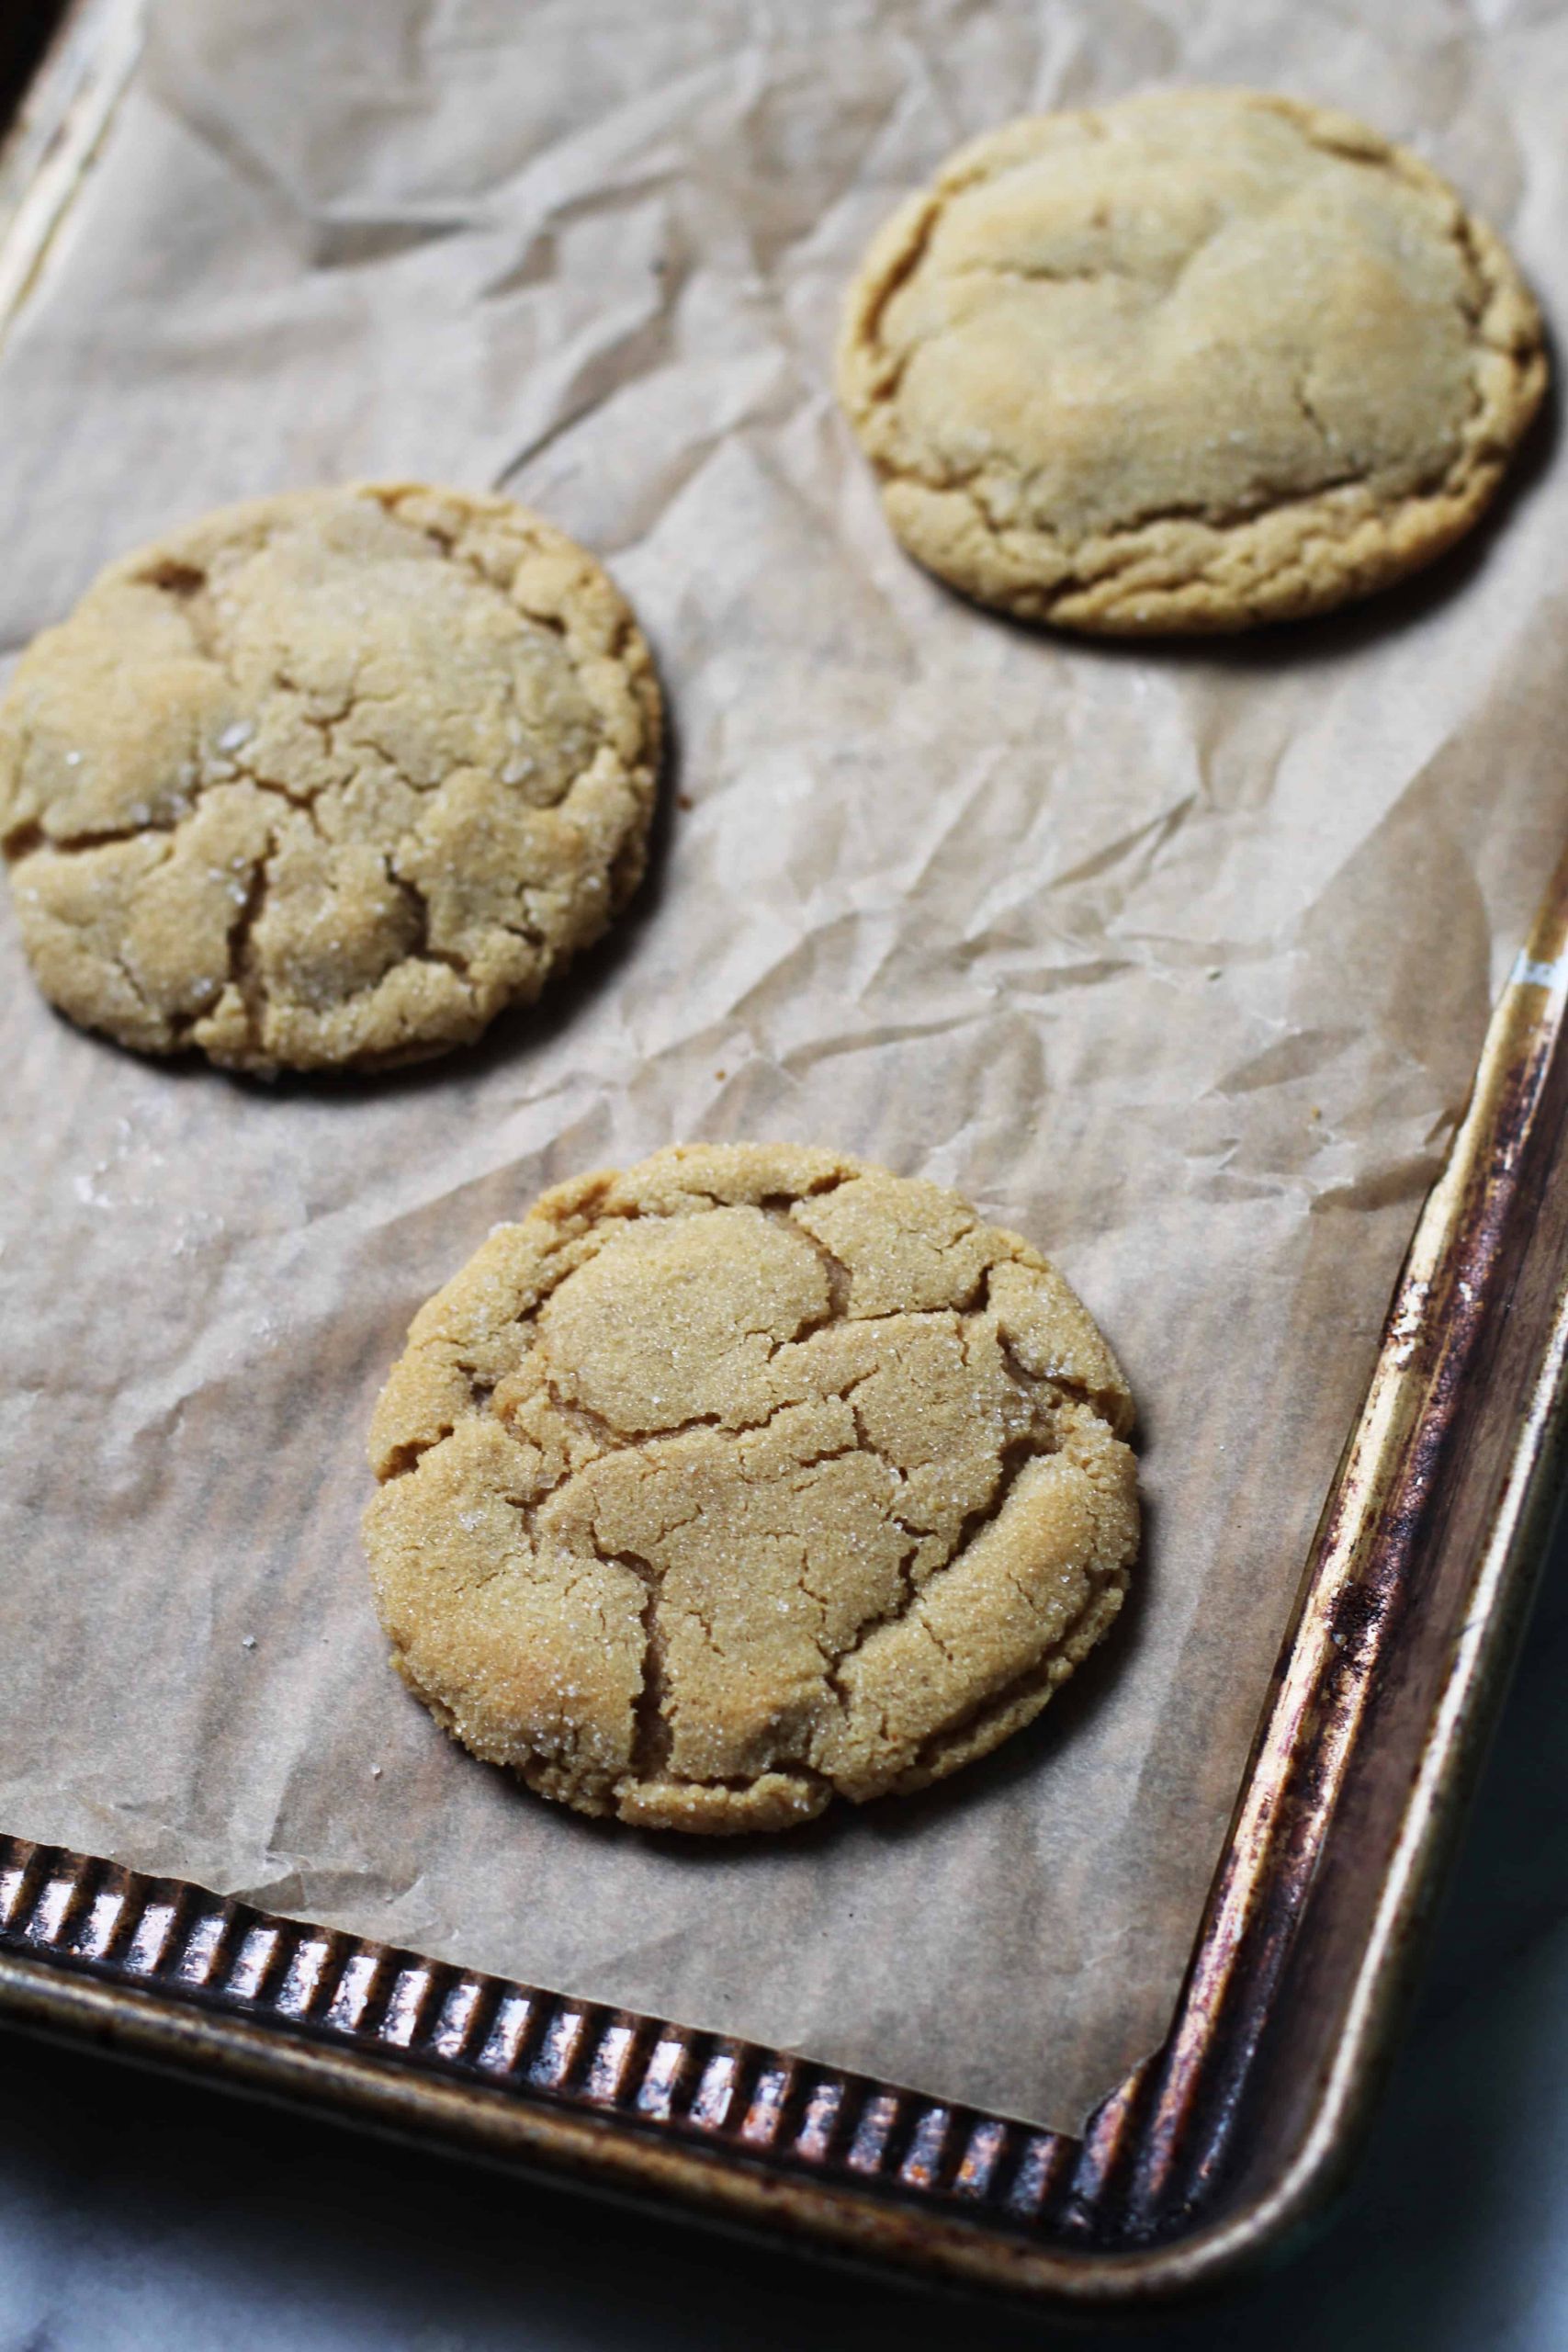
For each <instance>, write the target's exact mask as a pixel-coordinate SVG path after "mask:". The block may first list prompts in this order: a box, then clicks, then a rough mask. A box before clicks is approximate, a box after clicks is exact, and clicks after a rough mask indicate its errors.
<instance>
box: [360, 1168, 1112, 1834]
mask: <svg viewBox="0 0 1568 2352" xmlns="http://www.w3.org/2000/svg"><path fill="white" fill-rule="evenodd" d="M1131 1420H1132V1404H1131V1400H1130V1398H1129V1397H1128V1394H1127V1387H1126V1383H1125V1382H1124V1381H1123V1379H1122V1374H1121V1372H1120V1370H1119V1369H1118V1367H1117V1364H1116V1362H1115V1359H1114V1358H1113V1356H1112V1355H1111V1351H1110V1349H1109V1348H1108V1347H1107V1346H1106V1344H1105V1341H1104V1340H1102V1339H1101V1337H1100V1333H1099V1331H1098V1330H1097V1329H1095V1326H1094V1325H1093V1323H1092V1322H1091V1321H1090V1320H1089V1317H1088V1315H1087V1314H1086V1313H1085V1311H1084V1309H1083V1307H1082V1306H1080V1305H1079V1304H1078V1301H1077V1298H1076V1297H1075V1296H1074V1295H1073V1293H1072V1292H1071V1291H1070V1290H1069V1289H1068V1287H1067V1285H1066V1283H1065V1282H1064V1281H1063V1280H1062V1277H1061V1276H1060V1274H1058V1273H1057V1272H1055V1269H1054V1268H1053V1267H1051V1266H1050V1265H1049V1264H1048V1263H1047V1262H1046V1261H1045V1260H1044V1259H1043V1258H1042V1257H1041V1256H1039V1254H1038V1253H1037V1252H1036V1251H1035V1250H1032V1249H1031V1248H1030V1246H1029V1244H1028V1243H1027V1242H1025V1241H1021V1240H1020V1239H1019V1238H1018V1237H1017V1235H1015V1234H1011V1233H1007V1232H1003V1231H1002V1230H1000V1229H999V1228H998V1227H995V1226H988V1225H984V1224H982V1223H981V1222H980V1220H979V1218H978V1217H977V1216H976V1214H975V1212H974V1211H973V1210H972V1209H970V1208H968V1207H966V1206H965V1204H964V1202H963V1201H961V1200H960V1199H959V1198H958V1197H957V1195H956V1194H954V1193H947V1192H942V1191H941V1190H939V1189H938V1187H937V1186H935V1185H933V1184H926V1183H916V1182H907V1181H905V1180H904V1179H901V1178H899V1177H897V1176H892V1175H889V1174H888V1173H887V1172H886V1170H884V1169H880V1168H874V1167H868V1166H865V1165H863V1164H862V1163H860V1162H858V1161H855V1160H852V1159H843V1158H841V1157H840V1156H839V1155H837V1154H836V1153H833V1152H829V1151H818V1150H805V1149H798V1148H795V1147H793V1146H786V1145H728V1146H718V1145H714V1146H707V1145H691V1146H686V1147H681V1148H675V1149H672V1150H669V1151H662V1152H660V1153H658V1154H656V1155H655V1157H654V1158H653V1159H648V1160H644V1161H643V1162H642V1163H641V1165H640V1166H638V1167H636V1168H633V1169H630V1170H626V1172H625V1173H615V1172H609V1173H601V1174H598V1175H593V1176H587V1177H582V1178H580V1179H578V1180H577V1181H576V1182H571V1183H567V1184H562V1185H559V1186H558V1187H557V1189H556V1190H555V1191H554V1192H551V1193H546V1194H545V1196H544V1197H543V1199H542V1200H540V1201H539V1202H538V1203H537V1204H536V1206H535V1208H534V1209H533V1210H532V1211H531V1212H530V1214H529V1215H528V1216H526V1217H525V1219H524V1221H523V1223H522V1224H520V1225H506V1226H501V1227H497V1229H496V1230H495V1231H494V1232H493V1233H492V1234H491V1237H490V1239H489V1240H488V1241H487V1242H486V1243H485V1244H484V1246H483V1248H482V1249H481V1250H479V1253H478V1255H477V1256H476V1257H474V1258H473V1259H472V1260H471V1261H470V1262H469V1263H468V1265H467V1266H466V1267H465V1268H464V1270H463V1272H461V1273H460V1274H458V1275H457V1278H456V1280H455V1281H453V1282H451V1283H448V1284H447V1285H446V1289H445V1290H443V1291H441V1292H439V1293H438V1294H437V1295H436V1296H435V1297H434V1298H433V1299H432V1300H431V1301H430V1303H429V1305H428V1306H425V1307H424V1308H423V1310H422V1311H421V1313H420V1314H419V1315H418V1316H417V1317H416V1318H415V1320H414V1323H413V1326H412V1330H411V1332H410V1335H409V1345H408V1350H407V1352H406V1354H405V1355H404V1356H403V1357H402V1360H401V1361H400V1363H399V1364H398V1365H397V1367H396V1369H395V1370H394V1371H393V1373H392V1375H391V1377H390V1379H389V1382H388V1384H387V1386H386V1388H385V1390H384V1391H383V1393H382V1396H381V1398H380V1401H379V1404H378V1407H377V1410H376V1416H375V1422H374V1427H373V1430H372V1439H371V1462H372V1466H373V1467H374V1469H375V1471H376V1473H377V1476H378V1478H379V1479H380V1481H381V1482H382V1483H381V1485H380V1487H379V1489H378V1493H377V1495H376V1497H375V1498H374V1499H373V1500H372V1502H371V1504H370V1506H369V1509H368V1510H367V1514H366V1521H365V1532H366V1543H367V1550H368V1553H369V1557H370V1563H371V1573H372V1579H373V1583H374V1587H375V1592H376V1600H377V1605H378V1610H379V1612H380V1616H381V1621H382V1623H383V1624H384V1625H385V1627H386V1630H387V1632H388V1634H389V1635H390V1637H391V1641H392V1645H393V1662H394V1664H395V1665H396V1666H397V1667H398V1668H400V1671H401V1673H402V1675H403V1677H404V1679H405V1680H406V1681H407V1682H408V1684H409V1685H410V1687H411V1689H412V1690H413V1691H415V1692H416V1693H417V1694H418V1696H419V1697H420V1698H422V1699H423V1701H424V1702H425V1704H426V1705H427V1706H428V1707H429V1708H430V1709H431V1711H432V1713H434V1715H435V1716H436V1718H437V1719H438V1721H439V1722H441V1723H442V1724H445V1725H446V1728H447V1730H449V1731H450V1732H452V1733H454V1734H455V1735H456V1736H457V1738H458V1739H460V1740H461V1741H462V1742H463V1743H464V1745H465V1746H466V1747H469V1748H471V1749H472V1750H473V1752H474V1753H475V1754H476V1755H477V1756H481V1757H485V1758H489V1759H490V1760H491V1761H492V1762H494V1763H497V1764H502V1765H508V1766H510V1767H511V1768H512V1769H513V1770H515V1771H517V1772H518V1773H520V1774H521V1775H522V1777H523V1778H524V1780H525V1781H527V1782H528V1784H529V1785H530V1786H531V1787H532V1788H534V1789H536V1790H538V1791H539V1792H541V1793H542V1794H543V1795H546V1796H549V1797H555V1798H558V1799H559V1800H560V1801H561V1802H562V1803H564V1804H570V1805H575V1806H576V1807H577V1808H578V1810H579V1811H580V1812H582V1813H592V1814H615V1815H619V1816H620V1818H621V1819H622V1820H623V1821H630V1822H636V1823H638V1824H640V1825H642V1826H645V1827H649V1828H658V1829H682V1830H694V1831H702V1832H709V1833H712V1832H726V1831H736V1830H761V1829H779V1828H783V1827H784V1826H787V1825H789V1824H790V1823H792V1822H796V1821H802V1820H805V1819H806V1818H807V1816H808V1815H812V1814H817V1813H819V1812H821V1810H822V1808H823V1807H824V1806H825V1805H826V1804H828V1803H829V1800H830V1799H831V1798H832V1797H833V1796H834V1795H835V1794H839V1795H841V1796H845V1797H849V1798H852V1799H853V1800H855V1801H856V1802H857V1803H858V1802H861V1801H863V1800H864V1799H866V1798H869V1797H875V1796H880V1795H882V1794H883V1793H884V1792H887V1791H894V1790H908V1789H918V1788H920V1787H922V1786H924V1785H925V1783H926V1782H928V1781H936V1780H940V1779H942V1777H943V1776H944V1775H945V1774H947V1773H949V1772H952V1771H954V1770H957V1768H958V1767H959V1766H960V1765H962V1764H965V1763H967V1762H969V1761H970V1760H971V1758H975V1757H977V1756H983V1755H985V1754H986V1753H987V1751H988V1750H989V1749H991V1748H993V1747H996V1746H997V1744H998V1741H999V1740H1003V1739H1005V1738H1006V1737H1007V1736H1008V1735H1009V1734H1010V1732H1013V1731H1016V1730H1017V1729H1019V1727H1020V1726H1021V1724H1026V1723H1028V1722H1029V1721H1030V1720H1031V1719H1032V1717H1033V1716H1034V1715H1036V1714H1037V1713H1039V1711H1040V1709H1041V1708H1042V1707H1043V1705H1044V1704H1045V1702H1046V1700H1047V1699H1048V1698H1049V1697H1050V1696H1051V1693H1052V1691H1054V1690H1055V1688H1056V1686H1057V1685H1058V1684H1059V1683H1060V1682H1062V1681H1063V1680H1065V1679H1066V1677H1067V1676H1068V1675H1069V1674H1070V1673H1071V1672H1072V1670H1073V1668H1074V1667H1075V1666H1076V1665H1077V1664H1078V1662H1079V1661H1080V1660H1081V1659H1082V1658H1083V1657H1084V1656H1085V1655H1086V1653H1087V1652H1088V1651H1089V1649H1090V1648H1091V1647H1092V1646H1093V1645H1094V1644H1095V1643H1096V1642H1098V1641H1099V1640H1100V1637H1101V1635H1102V1634H1104V1633H1105V1632H1106V1630H1107V1628H1108V1627H1109V1625H1110V1624H1111V1620H1112V1618H1113V1617H1114V1616H1115V1614H1116V1611H1117V1610H1118V1609H1119V1608H1120V1607H1121V1604H1122V1595H1123V1592H1124V1591H1125V1589H1126V1582H1127V1571H1128V1568H1129V1566H1130V1564H1131V1562H1132V1559H1133V1556H1134V1551H1135V1548H1136V1544H1137V1525H1138V1512H1137V1491H1136V1478H1135V1470H1134V1459H1133V1455H1132V1453H1130V1451H1129V1449H1128V1447H1127V1445H1126V1443H1125V1442H1124V1441H1125V1437H1126V1433H1127V1430H1128V1428H1129V1425H1130V1423H1131Z"/></svg>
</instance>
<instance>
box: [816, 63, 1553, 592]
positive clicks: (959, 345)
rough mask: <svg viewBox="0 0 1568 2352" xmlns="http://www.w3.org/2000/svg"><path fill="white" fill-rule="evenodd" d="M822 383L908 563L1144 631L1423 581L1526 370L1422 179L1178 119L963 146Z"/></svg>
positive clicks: (1475, 490) (1486, 465)
mask: <svg viewBox="0 0 1568 2352" xmlns="http://www.w3.org/2000/svg"><path fill="white" fill-rule="evenodd" d="M839 384H840V393H841V396H842V399H843V401H844V405H845V407H846V409H847V410H848V412H849V414H850V417H851V419H852V423H853V424H854V428H855V431H856V433H857V434H858V435H859V437H860V439H861V441H862V443H863V446H864V448H865V450H866V453H867V455H868V456H869V457H870V458H871V461H872V463H873V465H874V468H875V469H876V472H877V474H878V476H879V477H880V479H881V483H882V495H883V501H884V503H885V505H886V512H887V515H888V519H889V521H890V522H891V524H892V526H893V529H894V531H895V532H896V533H897V537H899V538H900V539H901V540H902V541H903V543H904V545H905V547H906V548H908V550H909V552H910V554H911V555H913V556H915V557H917V558H918V559H919V561H920V562H921V563H923V564H925V565H927V566H928V567H929V568H930V569H931V571H934V572H937V573H939V574H940V575H941V576H942V578H943V579H944V580H947V581H950V582H952V583H953V586H955V587H957V588H961V589H963V590H964V592H965V593H966V594H969V595H971V596H975V597H977V598H978V599H979V600H980V601H981V602H982V603H984V604H987V605H998V606H1000V607H1001V608H1002V609H1003V610H1004V611H1006V612H1010V613H1013V614H1016V615H1017V616H1019V617H1020V618H1021V619H1024V620H1030V621H1050V622H1055V623H1058V624H1061V625H1062V626H1065V627H1067V628H1077V629H1093V630H1103V631H1109V632H1116V633H1124V634H1138V633H1143V632H1149V633H1154V632H1161V631H1179V630H1213V629H1238V628H1250V627H1251V626H1252V625H1253V624H1254V623H1256V622H1259V621H1274V620H1286V619H1291V618H1293V617H1295V616H1298V615H1302V614H1307V613H1317V612H1323V611H1325V610H1326V609H1327V608H1328V607H1329V606H1331V605H1338V604H1341V603H1343V602H1344V601H1345V600H1346V599H1347V598H1348V597H1352V596H1360V595H1364V594H1367V593H1368V592H1369V591H1370V590H1371V589H1375V588H1381V587H1383V586H1385V585H1386V584H1387V583H1388V582H1391V581H1393V580H1397V579H1399V578H1400V577H1401V575H1402V574H1404V573H1405V572H1408V571H1414V570H1415V569H1416V567H1417V566H1418V565H1420V564H1424V563H1427V562H1429V561H1430V560H1431V559H1432V558H1433V557H1434V556H1437V555H1440V554H1441V553H1442V551H1443V549H1444V548H1447V547H1450V546H1451V544H1452V543H1453V541H1454V540H1456V539H1457V538H1458V537H1460V536H1461V533H1462V532H1464V531H1467V530H1468V529H1469V528H1470V526H1471V525H1472V523H1474V521H1475V520H1476V518H1477V516H1478V515H1480V514H1481V513H1482V511H1483V508H1484V507H1485V506H1486V504H1487V503H1488V502H1489V500H1490V499H1491V498H1492V496H1493V493H1494V492H1495V490H1496V488H1497V485H1498V482H1499V481H1500V480H1501V478H1502V475H1503V471H1504V469H1505V468H1506V465H1507V462H1508V459H1509V457H1510V455H1511V454H1512V452H1513V449H1514V447H1515V445H1516V444H1517V441H1518V439H1519V437H1520V435H1521V434H1522V433H1523V432H1524V430H1525V427H1526V426H1527V425H1528V424H1529V420H1530V418H1531V416H1532V415H1533V414H1534V413H1535V410H1536V408H1537V407H1538V405H1539V403H1540V398H1541V394H1542V391H1543V390H1544V389H1545V384H1546V359H1545V355H1544V351H1543V346H1542V339H1541V327H1540V317H1539V315H1538V313H1537V311H1536V306H1535V304H1534V302H1533V300H1531V298H1530V295H1529V291H1528V289H1527V288H1526V287H1525V286H1524V284H1523V282H1522V280H1521V278H1520V277H1519V274H1518V272H1517V269H1516V268H1515V266H1514V264H1513V262H1512V261H1511V260H1510V259H1509V257H1508V255H1507V254H1506V252H1505V251H1504V249H1503V247H1502V245H1501V244H1500V243H1498V241H1497V239H1496V238H1495V236H1494V235H1493V234H1492V233H1491V232H1490V231H1489V230H1487V229H1485V228H1484V227H1483V226H1482V224H1481V223H1480V222H1479V221H1478V220H1475V219H1474V218H1473V217H1472V215H1471V214H1469V213H1467V212H1466V210H1465V209H1464V208H1463V206H1462V205H1461V203H1460V201H1459V198H1457V197H1456V196H1455V194H1454V193H1453V191H1452V189H1451V188H1450V187H1448V186H1447V185H1446V183H1445V182H1444V181H1442V180H1440V179H1439V178H1438V175H1437V174H1436V173H1435V172H1432V171H1430V170H1428V168H1427V165H1426V164H1423V163H1421V162H1419V161H1418V160H1417V159H1416V156H1414V155H1411V154H1408V153H1405V152H1404V150H1403V149H1402V148H1399V147H1394V146H1391V145H1390V144H1389V143H1388V141H1386V140H1383V139H1380V138H1379V137H1378V136H1377V134H1376V133H1375V132H1374V131H1371V130H1366V129H1364V128H1363V126H1362V125H1361V124H1359V123H1358V122H1354V121H1352V120H1351V119H1349V118H1348V116H1345V115H1340V114H1333V113H1327V112H1325V111H1324V110H1323V109H1322V108H1321V107H1309V106H1299V105H1296V104H1294V103H1293V102H1292V101H1291V100H1289V99H1285V98H1277V97H1264V96H1257V95H1254V94H1253V93H1250V92H1248V91H1245V90H1190V91H1178V92H1172V93H1168V94H1165V95H1161V96H1150V97H1140V98H1131V99H1127V100H1124V101H1123V102H1122V103H1121V104H1120V105H1116V106H1110V107H1104V108H1102V109H1100V111H1098V112H1095V113H1083V114H1054V115H1043V116H1040V117H1038V118H1035V119H1027V120H1023V121H1020V122H1014V123H1010V124H1009V125H1008V126H1007V127H1006V128H1005V129H1003V130H997V131H993V132H992V133H990V134H989V135H988V136H987V137H986V138H983V139H977V140H976V141H974V142H973V144H972V145H970V146H967V147H964V148H961V149H960V150H959V152H958V153H956V154H955V155H954V156H953V158H952V159H951V161H950V162H949V163H948V164H946V166H945V167H944V168H943V170H942V172H941V173H940V175H938V177H937V179H936V181H935V183H934V185H933V186H932V187H931V188H930V189H928V190H927V191H926V192H925V193H924V194H923V195H920V196H917V197H915V198H912V199H911V200H910V201H909V202H908V203H906V204H905V205H904V206H903V208H902V209H901V210H899V211H898V212H897V213H896V214H895V215H894V217H893V219H892V220H890V221H889V222H888V223H887V225H886V228H885V229H884V230H883V231H882V232H881V234H880V235H879V236H878V237H877V238H876V239H875V241H874V243H873V245H872V247H871V251H870V253H869V254H868V256H867V259H866V262H865V265H864V266H863V270H862V273H861V275H860V277H859V278H858V279H857V281H856V283H855V285H854V287H853V288H852V293H851V297H850V301H849V306H848V311H847V313H846V318H845V324H844V332H843V338H842V343H841V346H840V363H839Z"/></svg>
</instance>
